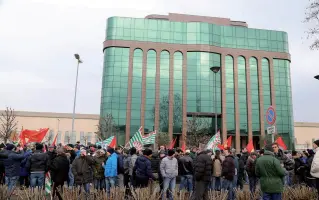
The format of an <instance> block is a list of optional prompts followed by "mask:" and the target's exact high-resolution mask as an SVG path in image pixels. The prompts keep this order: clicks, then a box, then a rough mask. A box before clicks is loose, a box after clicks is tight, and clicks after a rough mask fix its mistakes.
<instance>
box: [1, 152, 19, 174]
mask: <svg viewBox="0 0 319 200" xmlns="http://www.w3.org/2000/svg"><path fill="white" fill-rule="evenodd" d="M6 152H7V155H8V158H7V159H5V160H4V161H3V163H4V168H5V174H6V176H7V177H13V176H19V175H20V164H21V161H22V160H23V159H24V155H23V154H18V153H17V152H14V151H6Z"/></svg>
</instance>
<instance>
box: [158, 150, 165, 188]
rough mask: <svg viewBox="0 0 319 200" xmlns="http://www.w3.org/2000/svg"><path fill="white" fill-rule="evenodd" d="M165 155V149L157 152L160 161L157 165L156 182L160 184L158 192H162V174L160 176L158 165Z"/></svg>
mask: <svg viewBox="0 0 319 200" xmlns="http://www.w3.org/2000/svg"><path fill="white" fill-rule="evenodd" d="M165 157H166V152H165V151H160V152H159V158H160V162H159V166H158V172H157V174H158V182H159V185H160V192H161V193H162V192H163V180H164V179H163V176H162V173H161V168H160V165H161V162H162V160H163V159H164V158H165Z"/></svg>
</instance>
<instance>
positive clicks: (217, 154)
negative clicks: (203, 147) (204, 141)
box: [215, 150, 220, 159]
mask: <svg viewBox="0 0 319 200" xmlns="http://www.w3.org/2000/svg"><path fill="white" fill-rule="evenodd" d="M215 158H217V159H219V158H220V150H216V151H215Z"/></svg>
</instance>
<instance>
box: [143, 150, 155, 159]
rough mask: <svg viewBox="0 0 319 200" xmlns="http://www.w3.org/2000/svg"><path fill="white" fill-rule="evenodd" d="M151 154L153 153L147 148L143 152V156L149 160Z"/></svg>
mask: <svg viewBox="0 0 319 200" xmlns="http://www.w3.org/2000/svg"><path fill="white" fill-rule="evenodd" d="M152 153H153V152H152V150H151V149H148V148H147V149H144V151H143V155H144V156H146V157H149V158H150V157H151V156H152Z"/></svg>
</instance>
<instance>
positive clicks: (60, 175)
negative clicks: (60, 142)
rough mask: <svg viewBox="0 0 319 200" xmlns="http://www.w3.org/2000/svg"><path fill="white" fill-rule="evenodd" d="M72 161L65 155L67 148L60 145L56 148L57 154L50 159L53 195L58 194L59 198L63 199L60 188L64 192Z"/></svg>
mask: <svg viewBox="0 0 319 200" xmlns="http://www.w3.org/2000/svg"><path fill="white" fill-rule="evenodd" d="M69 168H70V163H69V160H68V158H67V157H66V155H65V150H64V149H63V148H62V147H60V148H59V149H57V150H56V155H55V156H54V158H53V159H52V160H50V161H49V170H50V173H51V179H52V182H53V185H52V189H53V190H52V196H53V198H54V197H55V195H57V196H58V198H59V200H62V199H63V198H62V195H61V194H60V192H59V190H60V191H62V192H63V185H64V182H65V181H67V179H68V174H69Z"/></svg>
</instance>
